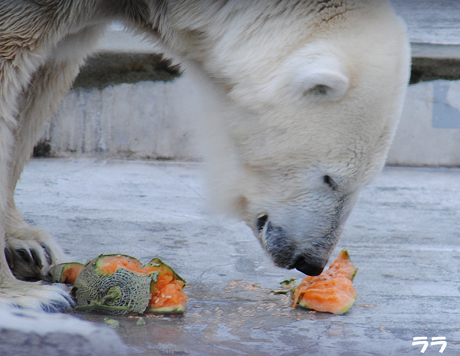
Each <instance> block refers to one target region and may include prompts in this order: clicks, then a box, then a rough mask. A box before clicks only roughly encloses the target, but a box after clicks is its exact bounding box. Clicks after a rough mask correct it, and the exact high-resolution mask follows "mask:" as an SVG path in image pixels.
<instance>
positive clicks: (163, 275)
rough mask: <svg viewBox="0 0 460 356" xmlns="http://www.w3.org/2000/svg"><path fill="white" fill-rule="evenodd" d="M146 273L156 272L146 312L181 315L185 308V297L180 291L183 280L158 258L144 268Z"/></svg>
mask: <svg viewBox="0 0 460 356" xmlns="http://www.w3.org/2000/svg"><path fill="white" fill-rule="evenodd" d="M144 269H145V270H146V271H148V272H156V273H158V275H157V277H156V278H157V280H156V283H152V298H151V299H150V302H149V306H148V308H147V311H149V312H153V313H183V312H184V311H185V309H186V308H187V296H186V295H185V294H184V292H183V291H182V289H183V288H184V286H185V280H184V279H183V278H181V277H180V276H179V275H178V274H177V273H176V272H174V270H173V269H172V268H171V267H169V266H168V265H167V264H166V263H164V262H163V261H162V260H160V259H159V258H154V259H153V260H151V261H150V262H149V263H148V264H146V265H145V266H144Z"/></svg>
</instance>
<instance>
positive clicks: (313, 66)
mask: <svg viewBox="0 0 460 356" xmlns="http://www.w3.org/2000/svg"><path fill="white" fill-rule="evenodd" d="M347 72H348V71H347V70H345V68H344V66H343V65H342V64H341V63H340V62H339V61H338V59H336V58H334V57H329V56H327V57H323V56H318V57H316V58H314V59H313V60H308V61H307V63H303V64H302V65H300V66H299V67H298V68H297V69H296V70H295V71H294V76H293V78H292V83H291V84H292V86H293V89H294V91H295V92H296V94H297V95H296V96H298V95H299V94H300V95H301V97H302V98H307V99H313V100H325V101H339V100H340V99H342V97H343V96H344V95H345V93H346V92H347V91H348V88H349V87H350V79H349V75H348V73H347Z"/></svg>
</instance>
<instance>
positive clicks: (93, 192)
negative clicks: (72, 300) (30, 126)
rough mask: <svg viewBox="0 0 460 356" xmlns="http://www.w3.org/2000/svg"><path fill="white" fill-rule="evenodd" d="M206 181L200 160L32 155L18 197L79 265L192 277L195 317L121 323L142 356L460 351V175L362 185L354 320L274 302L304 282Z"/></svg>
mask: <svg viewBox="0 0 460 356" xmlns="http://www.w3.org/2000/svg"><path fill="white" fill-rule="evenodd" d="M200 180H201V170H200V164H197V163H156V162H155V163H153V162H139V161H119V162H116V161H114V162H106V161H96V160H87V159H82V160H76V159H47V160H33V161H32V162H31V163H30V164H29V165H28V166H27V168H26V170H25V172H24V174H23V176H22V179H21V182H20V184H19V187H18V190H17V203H18V206H19V208H20V210H21V211H22V212H23V213H24V216H25V218H26V219H27V221H28V222H30V223H31V224H33V225H36V226H39V227H41V228H44V229H46V230H47V231H48V232H50V233H51V234H52V235H53V236H55V237H56V238H57V239H58V241H59V242H60V244H61V245H62V246H63V247H64V248H65V250H66V251H67V252H68V253H69V255H70V257H69V259H70V260H77V261H81V262H85V261H86V260H88V259H91V258H93V257H95V256H96V255H97V254H100V253H125V254H130V255H133V256H136V257H138V258H140V259H141V260H142V261H145V262H147V261H148V260H150V259H151V258H152V257H160V258H162V259H163V260H165V261H166V262H167V263H169V264H170V265H171V266H173V267H174V268H175V269H176V271H177V272H178V273H179V274H181V275H182V276H183V277H184V278H185V279H186V280H187V282H188V288H187V289H186V293H187V295H188V296H189V298H190V299H189V303H188V309H187V312H186V313H185V315H184V316H182V317H163V318H161V317H145V318H144V319H145V321H146V324H145V325H143V326H136V325H135V323H136V321H137V319H136V318H133V317H131V318H129V317H121V318H118V320H119V321H120V325H119V327H118V328H117V332H118V333H119V334H120V336H121V337H122V339H123V340H124V342H125V343H126V344H127V345H128V346H129V347H130V350H131V354H132V355H144V356H148V355H162V354H168V353H169V354H180V353H188V354H190V355H328V356H334V355H418V354H420V351H421V348H422V346H421V345H414V346H413V345H412V342H413V338H414V337H427V340H428V343H431V342H432V338H433V337H445V338H446V341H447V347H446V349H445V351H444V354H446V355H453V354H458V353H459V352H460V289H459V287H460V281H459V264H460V239H459V228H460V211H459V209H458V207H459V205H460V169H441V168H439V169H428V168H426V169H425V168H391V167H390V168H386V169H385V170H384V172H383V173H382V174H381V175H380V176H379V177H378V179H377V180H376V181H375V182H374V183H373V184H372V185H371V186H369V187H367V188H366V189H364V191H363V192H362V194H361V197H360V200H359V202H358V204H357V206H356V208H355V210H354V212H353V214H352V216H351V217H350V219H349V222H348V225H347V228H346V230H345V233H344V236H343V237H342V240H341V242H340V245H339V246H338V248H337V250H336V251H335V253H334V256H333V257H335V255H336V254H337V253H338V251H339V250H340V249H341V248H346V249H348V251H349V253H350V255H351V258H352V260H353V262H354V263H355V264H356V265H357V266H358V267H359V271H358V273H357V275H356V278H355V282H354V284H355V288H356V290H357V293H358V299H357V301H356V304H355V305H354V307H353V308H352V309H351V311H350V312H348V313H347V314H345V315H342V316H335V315H331V314H325V313H317V312H311V311H307V310H303V309H292V308H291V307H290V302H289V300H288V298H287V297H286V296H282V295H274V294H272V293H271V292H270V290H272V289H277V288H278V286H279V282H281V281H282V280H284V279H289V278H292V277H296V278H299V279H300V278H301V277H302V275H301V274H300V273H298V272H295V271H289V270H283V269H280V268H276V267H274V266H273V265H272V263H271V262H270V261H269V259H268V258H267V257H266V256H265V254H264V252H263V251H262V248H261V247H260V246H259V244H258V242H257V241H256V239H255V237H254V236H253V235H252V232H251V231H250V230H249V228H247V227H246V226H245V225H244V224H242V223H238V222H235V221H231V220H228V219H226V218H224V217H221V216H213V215H211V214H210V213H209V211H208V207H207V204H206V202H205V198H204V196H205V195H206V193H205V190H204V188H203V187H202V185H201V183H200ZM79 317H81V318H84V319H89V320H92V321H97V322H103V319H104V316H98V315H96V316H94V315H79ZM440 347H441V346H439V345H429V346H428V348H427V350H426V352H425V354H426V355H435V354H439V350H440Z"/></svg>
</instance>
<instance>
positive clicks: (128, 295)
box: [72, 255, 157, 314]
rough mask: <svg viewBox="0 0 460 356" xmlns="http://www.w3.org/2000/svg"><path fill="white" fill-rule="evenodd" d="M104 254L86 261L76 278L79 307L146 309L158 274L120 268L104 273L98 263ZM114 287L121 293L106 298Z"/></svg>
mask: <svg viewBox="0 0 460 356" xmlns="http://www.w3.org/2000/svg"><path fill="white" fill-rule="evenodd" d="M105 256H107V255H100V256H98V257H96V258H95V259H93V260H91V261H89V262H88V263H86V265H85V267H84V268H83V269H82V271H81V272H80V274H79V275H78V277H77V279H76V280H75V284H74V288H73V289H72V295H73V296H74V297H75V299H76V303H77V309H80V310H86V309H90V310H97V311H100V312H105V313H110V314H126V313H129V312H133V313H143V312H144V311H145V309H146V308H147V306H148V304H149V301H150V298H151V297H152V294H151V284H152V281H154V280H156V276H157V274H156V273H152V274H150V275H140V274H138V273H134V272H131V271H129V270H127V269H125V268H118V269H117V270H116V271H115V272H114V273H113V274H112V275H101V274H100V273H98V271H97V265H98V262H99V261H100V259H101V258H104V257H105ZM115 256H118V255H115ZM128 257H130V256H128ZM131 258H132V257H131ZM114 288H115V289H117V290H119V295H118V296H117V297H116V298H107V296H108V293H109V291H110V290H112V291H113V290H114Z"/></svg>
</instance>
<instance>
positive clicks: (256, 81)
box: [0, 0, 410, 311]
mask: <svg viewBox="0 0 460 356" xmlns="http://www.w3.org/2000/svg"><path fill="white" fill-rule="evenodd" d="M113 20H118V21H123V22H124V23H125V24H126V26H127V27H128V28H130V29H132V30H133V31H137V32H141V33H144V34H145V35H146V37H149V38H152V39H156V40H159V41H160V42H161V43H162V44H163V45H164V46H165V47H166V48H167V50H168V51H170V53H172V54H174V55H175V56H178V57H179V58H181V59H182V60H183V61H184V62H185V63H186V64H187V66H188V67H190V68H191V70H192V71H194V72H196V73H199V74H197V77H196V79H197V81H202V82H203V83H205V85H208V86H210V87H212V89H213V90H212V94H210V96H212V100H213V101H215V102H216V103H218V105H219V110H216V115H211V117H210V118H208V119H205V120H204V121H203V122H200V124H199V125H200V127H203V132H204V139H205V141H206V144H207V145H208V147H209V148H208V149H207V152H209V153H210V154H209V156H208V157H206V158H207V162H208V165H207V166H208V170H209V185H210V187H211V191H212V192H213V195H214V197H215V202H216V205H217V206H219V207H221V208H222V209H223V210H225V211H227V212H229V213H230V214H233V215H234V216H237V217H238V218H240V219H242V220H244V221H245V222H246V223H247V224H248V225H249V226H250V227H251V228H252V230H253V231H254V234H255V235H256V237H257V238H258V239H259V240H260V242H261V245H262V247H263V248H264V249H265V250H266V251H267V253H268V255H269V256H270V257H271V258H272V259H273V262H274V263H275V264H276V265H278V266H281V267H285V268H297V269H298V270H300V271H302V272H304V273H306V274H310V275H317V274H319V273H320V272H321V271H322V269H323V267H324V266H325V264H326V263H327V261H328V259H329V256H330V254H331V252H332V250H333V248H334V246H335V245H336V244H337V241H338V239H339V237H340V235H341V232H342V230H343V228H344V224H345V221H346V220H347V217H348V216H349V214H350V212H351V210H352V208H353V206H354V204H355V202H356V199H357V196H358V194H359V191H360V189H361V188H362V187H363V186H364V185H366V184H367V183H369V182H370V181H371V180H372V179H373V178H374V177H375V176H376V175H377V173H378V172H379V171H380V170H381V168H382V166H383V165H384V162H385V158H386V154H387V150H388V148H389V145H390V143H391V140H392V137H393V135H394V132H395V129H396V126H397V122H398V119H399V116H400V114H401V110H402V104H403V99H404V95H405V90H406V86H407V82H408V77H409V66H410V63H409V62H410V53H409V46H408V41H407V37H406V33H405V27H404V25H403V23H402V21H401V20H400V19H399V18H398V17H397V16H396V15H395V13H394V12H393V10H392V8H391V5H390V3H389V2H388V1H383V0H287V1H276V0H253V1H239V0H190V1H186V2H184V1H179V0H162V1H157V0H131V1H125V0H119V1H109V0H76V1H58V0H17V1H3V2H1V3H0V236H2V238H0V249H1V250H2V251H3V250H4V251H5V253H4V254H0V303H2V304H9V305H14V306H19V307H26V308H39V309H44V310H50V311H51V310H62V309H65V308H69V307H70V306H71V303H72V302H71V299H70V298H69V296H68V295H67V294H66V292H65V291H63V290H61V289H60V288H59V287H58V286H53V285H47V284H44V283H42V282H31V281H30V280H37V279H46V275H47V273H48V271H49V268H50V266H52V265H53V264H56V263H58V262H60V261H61V260H62V259H63V253H62V250H61V249H60V248H59V246H58V245H57V244H56V243H55V242H54V241H53V240H52V239H51V238H50V237H49V236H48V235H47V234H46V233H45V232H44V231H41V230H38V229H35V228H33V227H31V226H28V225H27V224H26V223H25V222H24V221H23V218H22V216H21V214H20V212H19V211H18V210H17V208H16V206H15V203H14V188H15V186H16V182H17V180H18V179H19V177H20V174H21V172H22V170H23V167H24V165H25V164H26V162H27V160H28V158H29V156H30V152H31V150H32V148H33V145H34V143H35V142H36V140H37V139H38V138H39V135H40V133H41V132H42V127H43V125H44V123H45V122H46V120H48V119H49V118H50V117H51V115H52V113H53V111H54V110H55V109H56V107H57V105H58V103H59V100H60V99H61V98H62V97H63V95H65V93H66V92H67V91H68V90H69V88H70V86H71V83H72V80H73V79H74V78H75V76H76V75H77V73H78V70H79V67H80V66H81V65H82V64H83V63H84V60H85V57H86V56H87V55H88V54H89V53H91V52H92V51H93V49H94V46H95V43H97V39H98V38H99V37H100V36H101V35H102V34H103V33H104V29H105V27H106V26H107V25H108V24H109V23H110V22H111V21H113ZM217 111H218V112H217ZM27 280H29V281H27Z"/></svg>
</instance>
